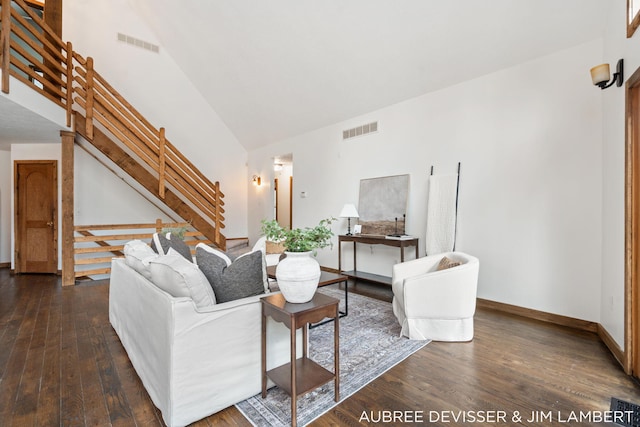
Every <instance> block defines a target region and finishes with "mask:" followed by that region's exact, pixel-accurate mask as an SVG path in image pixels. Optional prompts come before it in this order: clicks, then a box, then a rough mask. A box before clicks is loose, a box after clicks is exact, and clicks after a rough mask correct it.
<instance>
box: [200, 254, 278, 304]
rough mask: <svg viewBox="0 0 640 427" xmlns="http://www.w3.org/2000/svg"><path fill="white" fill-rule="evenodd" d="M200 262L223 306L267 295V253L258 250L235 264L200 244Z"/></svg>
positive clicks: (241, 257) (235, 261)
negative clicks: (234, 301)
mask: <svg viewBox="0 0 640 427" xmlns="http://www.w3.org/2000/svg"><path fill="white" fill-rule="evenodd" d="M196 263H197V264H198V267H200V269H201V270H202V272H203V273H204V275H205V277H206V278H207V280H208V281H209V284H210V285H211V287H212V288H213V292H214V293H215V295H216V300H217V301H218V302H219V303H222V302H227V301H233V300H237V299H240V298H245V297H248V296H253V295H260V294H264V293H265V292H267V290H268V289H269V288H268V286H269V285H268V282H267V270H266V265H265V261H264V253H263V252H262V251H261V250H255V251H252V252H248V253H246V254H244V255H241V256H239V257H238V258H236V259H235V260H234V261H231V259H230V258H229V257H228V256H227V255H226V254H225V253H223V252H221V251H219V250H217V249H214V248H211V247H208V246H206V245H203V244H201V243H199V244H198V245H197V246H196Z"/></svg>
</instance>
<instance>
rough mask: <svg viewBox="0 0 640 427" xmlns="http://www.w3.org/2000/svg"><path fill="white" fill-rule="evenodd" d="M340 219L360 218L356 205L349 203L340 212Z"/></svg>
mask: <svg viewBox="0 0 640 427" xmlns="http://www.w3.org/2000/svg"><path fill="white" fill-rule="evenodd" d="M340 218H359V215H358V211H357V210H356V207H355V205H353V204H351V203H347V204H346V205H344V206H343V208H342V210H341V211H340Z"/></svg>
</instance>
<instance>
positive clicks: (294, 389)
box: [261, 293, 340, 426]
mask: <svg viewBox="0 0 640 427" xmlns="http://www.w3.org/2000/svg"><path fill="white" fill-rule="evenodd" d="M261 301H262V397H263V398H265V397H267V377H268V378H270V379H271V380H272V381H273V382H274V383H275V384H276V385H277V386H278V387H280V388H281V389H283V390H284V391H285V392H286V393H287V394H289V396H291V425H292V426H295V425H296V403H297V398H298V396H301V395H303V394H305V393H308V392H310V391H311V390H314V389H315V388H317V387H320V386H321V385H324V384H326V383H328V382H330V381H331V380H333V381H334V389H335V397H334V399H335V401H336V402H338V401H340V360H339V357H340V344H339V335H340V326H339V323H340V322H339V313H338V303H339V300H337V299H336V298H332V297H329V296H326V295H323V294H320V293H316V294H315V295H314V297H313V299H312V300H311V301H309V302H306V303H300V304H292V303H288V302H287V301H286V300H285V299H284V296H282V294H275V295H270V296H267V297H263V298H261ZM269 316H271V317H272V318H273V319H274V320H275V321H277V322H282V323H284V324H285V325H286V326H287V327H288V328H289V330H290V331H291V362H289V363H286V364H284V365H282V366H278V367H277V368H274V369H271V370H269V371H267V317H269ZM325 317H332V318H334V319H335V320H334V322H333V328H334V329H333V333H334V335H333V342H334V347H333V359H334V366H333V372H331V371H329V370H327V369H325V368H323V367H322V366H320V365H319V364H317V363H316V362H314V361H313V360H311V359H309V358H308V357H307V346H306V344H307V325H308V324H309V323H317V322H319V321H320V320H322V319H324V318H325ZM299 328H302V343H303V344H302V357H301V358H300V359H297V358H296V330H297V329H299Z"/></svg>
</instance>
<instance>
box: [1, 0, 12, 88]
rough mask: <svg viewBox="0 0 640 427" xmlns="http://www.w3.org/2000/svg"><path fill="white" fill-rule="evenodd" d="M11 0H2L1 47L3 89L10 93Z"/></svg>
mask: <svg viewBox="0 0 640 427" xmlns="http://www.w3.org/2000/svg"><path fill="white" fill-rule="evenodd" d="M10 42H11V0H2V38H0V49H2V50H1V52H0V53H1V54H2V64H0V67H1V68H2V91H3V92H4V93H9V65H10V63H11V57H10V55H11V43H10Z"/></svg>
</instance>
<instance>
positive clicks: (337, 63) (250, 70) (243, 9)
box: [0, 0, 624, 150]
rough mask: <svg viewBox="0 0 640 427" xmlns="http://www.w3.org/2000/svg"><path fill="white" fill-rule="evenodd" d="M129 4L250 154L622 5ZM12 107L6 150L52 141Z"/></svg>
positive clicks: (522, 51) (5, 128)
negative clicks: (14, 145) (25, 143)
mask: <svg viewBox="0 0 640 427" xmlns="http://www.w3.org/2000/svg"><path fill="white" fill-rule="evenodd" d="M128 1H129V2H130V4H131V6H132V7H133V9H134V10H135V11H136V12H137V13H138V14H139V15H140V17H141V18H142V19H144V20H145V22H146V23H147V24H148V25H149V27H150V28H151V29H152V31H154V33H155V34H156V36H157V39H158V41H159V43H160V44H161V48H162V49H166V51H167V52H168V53H169V54H170V55H171V56H172V57H173V58H174V59H175V61H176V63H177V64H178V65H179V66H180V67H181V68H182V70H183V71H184V73H185V75H186V76H187V77H188V78H189V79H190V80H191V82H192V83H193V84H194V85H195V86H196V87H197V88H198V90H199V91H200V93H201V94H202V95H203V96H204V97H205V99H206V100H207V101H208V103H209V104H210V105H211V106H212V108H213V109H214V110H215V111H216V112H217V113H218V114H219V115H220V117H221V118H222V120H224V122H225V123H226V124H227V126H228V127H229V128H230V130H231V131H232V132H233V133H234V134H235V135H236V137H237V138H238V140H239V141H240V143H241V144H243V145H244V146H245V147H246V148H247V149H248V150H251V149H254V148H256V147H259V146H261V145H265V144H268V143H271V142H274V141H278V140H282V139H286V138H288V137H291V136H294V135H298V134H301V133H304V132H308V131H310V130H313V129H317V128H320V127H323V126H327V125H330V124H333V123H337V122H340V121H344V120H347V119H350V118H353V117H356V116H359V115H361V114H365V113H368V112H371V111H374V110H376V109H379V108H382V107H385V106H388V105H391V104H394V103H398V102H401V101H404V100H407V99H410V98H413V97H416V96H419V95H422V94H425V93H428V92H430V91H435V90H438V89H441V88H444V87H447V86H451V85H454V84H456V83H460V82H463V81H466V80H469V79H473V78H475V77H479V76H482V75H485V74H488V73H491V72H495V71H497V70H500V69H503V68H506V67H509V66H513V65H516V64H519V63H522V62H525V61H527V60H531V59H534V58H537V57H540V56H543V55H546V54H549V53H552V52H556V51H559V50H562V49H566V48H569V47H572V46H575V45H578V44H580V43H584V42H586V41H590V40H593V39H596V38H599V37H601V36H602V34H603V31H604V28H605V22H606V20H607V15H608V13H609V11H610V9H611V8H612V7H624V6H623V5H622V3H623V0H617V1H614V2H612V1H611V0H482V1H479V0H439V1H435V0H398V1H391V0H269V1H262V0H206V1H205V0H181V1H174V0H128ZM620 25H624V22H621V23H620ZM594 65H595V64H594ZM585 80H586V81H588V70H585ZM5 107H6V108H5ZM9 107H10V106H9V105H3V103H0V116H2V117H0V128H1V129H0V149H3V148H4V149H6V147H3V143H5V144H4V145H6V143H8V141H9V142H10V141H13V142H18V141H19V140H25V141H29V142H36V141H38V140H40V139H42V140H47V139H48V140H50V133H49V132H50V129H48V128H49V127H51V126H49V125H44V126H42V129H44V130H43V131H42V132H40V133H41V134H42V138H40V136H39V134H38V133H37V130H38V129H37V127H35V126H33V122H30V120H31V119H30V116H31V114H30V112H29V111H26V110H25V111H22V110H20V109H18V110H16V109H12V110H11V111H10V112H8V110H9ZM9 114H11V117H12V118H11V119H10V118H9ZM36 120H38V119H37V118H36Z"/></svg>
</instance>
